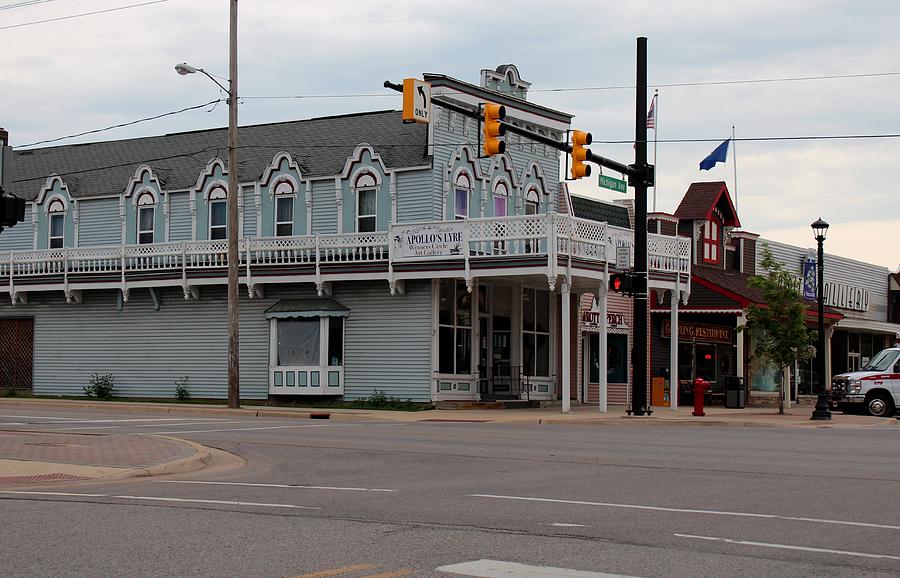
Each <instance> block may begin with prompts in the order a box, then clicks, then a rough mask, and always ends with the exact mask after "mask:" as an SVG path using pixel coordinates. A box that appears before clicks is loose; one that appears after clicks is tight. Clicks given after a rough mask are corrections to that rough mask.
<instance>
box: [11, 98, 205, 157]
mask: <svg viewBox="0 0 900 578" xmlns="http://www.w3.org/2000/svg"><path fill="white" fill-rule="evenodd" d="M220 102H222V99H216V100H211V101H209V102H204V103H203V104H195V105H194V106H188V107H186V108H182V109H180V110H172V111H169V112H164V113H162V114H157V115H154V116H148V117H144V118H139V119H137V120H132V121H128V122H123V123H120V124H114V125H112V126H107V127H104V128H95V129H94V130H86V131H84V132H80V133H77V134H70V135H66V136H60V137H56V138H49V139H46V140H39V141H35V142H30V143H28V144H23V145H19V146H18V147H16V148H17V149H20V148H25V147H33V146H35V145H39V144H47V143H51V142H58V141H61V140H66V139H70V138H76V137H79V136H84V135H86V134H96V133H98V132H104V131H107V130H113V129H115V128H122V127H124V126H131V125H133V124H138V123H141V122H147V121H149V120H156V119H159V118H163V117H166V116H172V115H174V114H181V113H182V112H187V111H189V110H196V109H198V108H204V107H207V106H210V105H214V104H218V103H220Z"/></svg>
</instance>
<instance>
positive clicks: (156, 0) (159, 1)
mask: <svg viewBox="0 0 900 578" xmlns="http://www.w3.org/2000/svg"><path fill="white" fill-rule="evenodd" d="M168 1H169V0H150V1H149V2H140V3H138V4H129V5H127V6H119V7H117V8H107V9H105V10H95V11H93V12H82V13H81V14H70V15H69V16H60V17H58V18H46V19H44V20H32V21H31V22H20V23H19V24H10V25H9V26H0V30H9V29H10V28H21V27H23V26H33V25H35V24H46V23H47V22H59V21H60V20H69V19H71V18H81V17H83V16H93V15H95V14H106V13H107V12H118V11H119V10H128V9H129V8H140V7H141V6H149V5H151V4H162V3H163V2H168Z"/></svg>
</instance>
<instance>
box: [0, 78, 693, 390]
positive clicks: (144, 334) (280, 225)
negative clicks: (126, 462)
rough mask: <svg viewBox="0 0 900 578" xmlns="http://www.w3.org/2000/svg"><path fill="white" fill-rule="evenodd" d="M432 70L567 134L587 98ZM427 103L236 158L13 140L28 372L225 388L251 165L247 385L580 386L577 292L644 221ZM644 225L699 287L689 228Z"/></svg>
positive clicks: (259, 142)
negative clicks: (548, 95)
mask: <svg viewBox="0 0 900 578" xmlns="http://www.w3.org/2000/svg"><path fill="white" fill-rule="evenodd" d="M425 80H426V81H427V82H428V83H429V84H430V85H431V90H432V95H433V97H435V98H440V99H446V100H452V101H453V102H454V103H456V104H457V105H462V106H471V107H475V106H477V104H478V103H482V102H495V103H498V104H502V105H504V106H505V107H506V109H507V115H508V116H507V121H508V122H511V123H513V124H515V125H518V126H520V127H522V128H524V129H527V130H529V131H530V132H533V133H536V134H539V135H543V136H546V137H549V138H552V139H554V140H557V141H564V140H565V139H566V131H567V130H568V129H569V128H570V122H571V118H572V117H571V115H568V114H566V113H563V112H560V111H556V110H551V109H549V108H546V107H543V106H539V105H537V104H534V103H531V102H529V101H528V100H527V91H528V87H529V83H527V82H525V81H523V80H522V79H521V77H520V76H519V73H518V70H517V69H516V67H515V66H512V65H504V66H500V67H498V68H497V69H496V70H484V71H482V74H481V83H480V86H476V85H474V84H469V83H466V82H462V81H459V80H456V79H453V78H449V77H446V76H443V75H425ZM432 117H433V119H432V122H431V124H429V125H418V124H404V123H403V122H402V120H401V114H400V112H397V111H380V112H370V113H359V114H352V115H346V116H337V117H328V118H317V119H310V120H303V121H293V122H281V123H273V124H265V125H255V126H245V127H241V128H240V129H239V137H238V142H239V146H240V151H239V163H240V164H239V167H237V174H233V171H232V167H228V166H227V165H226V163H225V162H224V161H223V160H222V159H223V158H224V157H225V156H226V155H225V151H226V131H225V129H215V130H203V131H195V132H187V133H177V134H169V135H165V136H155V137H146V138H137V139H129V140H122V141H112V142H101V143H90V144H81V145H70V146H60V147H51V148H43V149H32V150H19V151H16V152H15V153H14V159H13V162H12V163H11V165H12V173H13V175H12V178H11V181H12V185H11V187H10V188H11V192H12V193H14V194H16V195H18V196H21V197H24V198H26V199H27V200H28V201H29V203H28V207H27V214H26V221H25V222H24V223H20V224H19V225H17V226H16V227H14V228H11V229H8V230H6V231H4V232H3V233H2V235H0V295H2V296H3V300H2V304H0V333H2V334H5V335H8V336H10V335H11V336H14V337H10V338H8V339H13V340H14V341H15V343H16V344H17V347H18V348H19V350H20V356H21V359H22V363H26V362H29V363H30V364H31V372H30V383H27V384H19V385H24V386H30V387H32V388H33V391H34V393H36V394H41V395H78V394H81V391H82V389H81V387H82V385H84V384H86V383H87V382H88V380H89V378H90V375H91V374H92V373H111V374H113V375H114V376H115V378H116V390H115V393H116V395H119V396H132V397H171V396H172V395H173V393H174V390H175V382H176V380H179V379H180V378H182V377H184V376H188V379H187V388H188V390H189V391H190V392H191V394H192V395H193V396H194V397H210V398H223V397H225V396H226V394H227V367H226V358H227V331H226V329H227V328H226V322H227V316H226V277H227V274H226V269H227V250H226V242H225V239H226V237H227V234H228V231H227V227H226V212H227V211H226V202H227V200H226V190H227V183H228V179H229V178H237V179H238V181H239V191H240V195H239V198H238V212H239V222H240V230H239V231H238V234H239V252H240V271H241V277H240V284H241V302H240V336H241V347H240V354H241V360H240V361H241V395H242V397H244V398H253V399H261V398H266V397H268V396H280V395H295V396H297V395H302V396H308V395H330V396H340V397H343V398H344V399H357V398H363V397H367V396H369V395H371V394H372V393H373V392H374V391H375V390H378V391H383V392H384V393H385V394H386V395H389V396H394V397H397V398H401V399H407V398H408V399H411V400H413V401H417V402H425V401H439V400H477V399H491V398H495V399H496V398H504V397H516V398H519V397H528V398H530V399H554V398H559V397H560V396H562V397H564V398H565V399H566V400H568V399H569V393H568V392H569V391H570V385H571V384H570V383H569V382H570V381H571V377H572V376H571V374H570V370H569V368H570V367H571V366H572V365H573V359H574V353H573V349H572V344H571V341H572V339H573V337H574V338H575V340H576V342H577V322H576V323H573V318H574V313H575V311H576V310H577V300H576V299H577V294H579V293H584V292H591V293H596V294H598V295H602V296H603V297H604V298H603V299H602V300H601V301H602V303H601V306H604V307H605V294H606V292H605V285H604V279H605V275H606V274H607V272H608V271H610V270H618V269H616V267H615V252H616V251H615V248H616V247H617V246H623V245H629V244H630V243H631V231H630V230H629V229H624V228H617V227H612V226H609V225H608V224H607V223H605V222H599V221H596V220H590V219H580V218H576V217H574V216H572V215H571V214H569V211H568V206H569V203H567V202H565V199H566V194H565V188H564V187H561V185H560V181H561V180H562V179H561V175H560V164H561V157H560V153H559V152H558V151H557V150H555V149H553V148H551V147H548V146H545V145H544V144H541V143H540V142H536V141H534V140H531V139H529V138H527V137H520V136H518V135H514V134H510V135H508V137H507V152H506V153H505V154H503V155H498V156H495V157H492V158H479V151H478V150H477V145H476V142H477V140H478V131H479V125H478V123H477V121H475V120H474V119H471V118H466V117H464V116H462V115H460V114H458V113H455V112H452V111H450V110H446V109H442V108H441V107H439V106H437V105H436V106H435V107H434V110H433V111H432ZM561 199H562V200H563V206H560V200H561ZM447 240H451V241H453V240H455V243H454V242H450V243H449V245H448V244H447V243H446V242H445V241H447ZM649 244H650V263H651V278H652V279H651V283H652V284H653V286H654V287H657V288H662V289H666V288H670V289H671V288H675V287H676V282H677V283H678V285H677V286H678V287H679V288H680V291H682V292H686V291H687V290H688V289H689V278H690V242H689V240H686V239H677V238H675V237H666V236H662V235H650V243H649ZM604 318H605V316H604ZM4 379H5V380H7V381H9V380H10V378H9V377H4V376H2V375H0V380H4ZM18 379H19V380H20V381H21V380H22V379H24V378H21V377H20V378H18ZM0 385H2V384H0ZM9 385H16V384H12V383H10V384H9ZM571 391H574V388H572V389H571ZM602 391H604V390H603V389H601V392H602Z"/></svg>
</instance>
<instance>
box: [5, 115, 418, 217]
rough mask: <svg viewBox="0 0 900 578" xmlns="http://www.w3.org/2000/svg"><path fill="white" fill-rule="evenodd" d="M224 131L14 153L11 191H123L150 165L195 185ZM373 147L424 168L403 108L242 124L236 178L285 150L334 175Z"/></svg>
mask: <svg viewBox="0 0 900 578" xmlns="http://www.w3.org/2000/svg"><path fill="white" fill-rule="evenodd" d="M227 138H228V131H227V129H225V128H219V129H211V130H200V131H193V132H183V133H175V134H167V135H163V136H151V137H142V138H134V139H127V140H119V141H109V142H98V143H87V144H77V145H67V146H59V147H49V148H42V149H31V150H24V151H15V153H14V155H13V157H14V160H13V166H12V170H11V172H12V185H11V187H10V189H11V191H10V192H12V193H13V194H15V195H17V196H20V197H22V198H25V199H29V200H30V199H33V198H35V197H36V196H37V194H38V192H39V191H40V189H41V187H42V186H43V185H44V183H45V182H46V180H47V177H49V176H51V175H53V174H58V175H60V176H61V177H62V178H63V179H64V180H65V181H66V184H67V185H68V187H69V192H70V193H71V194H72V196H74V197H84V196H93V195H105V194H117V193H121V192H122V191H123V190H124V189H125V187H126V186H127V185H128V181H129V179H131V177H132V176H134V173H135V171H136V170H137V168H138V167H139V166H140V165H142V164H148V165H150V167H152V168H153V171H154V173H155V174H156V176H157V177H158V178H159V179H160V181H161V184H162V186H163V187H164V188H165V189H168V190H181V189H187V188H189V187H192V186H194V185H195V184H196V182H197V177H198V176H199V175H200V173H201V172H203V171H204V169H205V168H206V165H207V163H208V162H209V161H210V160H212V159H213V158H216V157H218V158H221V159H222V160H223V161H226V162H227V158H228V148H227ZM363 142H365V143H369V144H370V145H372V147H373V148H374V149H375V152H376V153H377V154H379V155H381V158H382V160H383V161H384V163H385V165H386V166H387V167H388V168H397V167H411V166H422V165H427V164H429V163H430V160H431V159H430V157H429V156H428V155H427V128H426V127H425V125H418V124H404V123H403V122H402V120H401V118H400V112H399V111H393V110H389V111H378V112H368V113H358V114H352V115H346V116H336V117H324V118H314V119H309V120H298V121H291V122H279V123H272V124H260V125H252V126H244V127H240V128H239V129H238V165H239V171H238V172H239V175H238V176H239V181H242V182H246V181H252V180H256V179H259V177H260V176H262V173H263V171H264V170H265V168H266V166H267V165H269V163H271V162H272V158H273V157H274V156H275V155H276V154H277V153H278V152H280V151H286V152H288V153H290V154H291V156H292V157H293V158H294V161H295V162H296V163H297V165H298V166H299V167H300V171H301V173H302V175H303V176H304V177H317V176H327V175H334V174H337V173H339V172H341V170H343V167H344V163H346V161H347V157H348V156H350V155H351V154H352V153H353V150H354V149H355V148H356V146H357V145H358V144H360V143H363Z"/></svg>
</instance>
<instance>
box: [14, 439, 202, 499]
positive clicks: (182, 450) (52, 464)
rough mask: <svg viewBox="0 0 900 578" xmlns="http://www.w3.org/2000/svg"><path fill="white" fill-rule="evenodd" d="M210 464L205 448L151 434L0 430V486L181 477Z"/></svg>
mask: <svg viewBox="0 0 900 578" xmlns="http://www.w3.org/2000/svg"><path fill="white" fill-rule="evenodd" d="M211 462H212V454H211V452H210V450H209V449H208V448H205V447H203V446H201V445H199V444H195V443H193V442H189V441H186V440H179V439H174V438H169V437H164V436H152V435H134V434H132V435H114V434H113V435H91V434H73V433H45V432H25V431H0V488H4V489H7V488H10V487H16V486H22V485H32V484H41V483H46V482H57V481H82V480H97V479H104V480H108V479H121V478H128V477H136V476H155V475H161V474H171V473H183V472H189V471H193V470H197V469H200V468H202V467H205V466H207V465H208V464H210V463H211Z"/></svg>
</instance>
